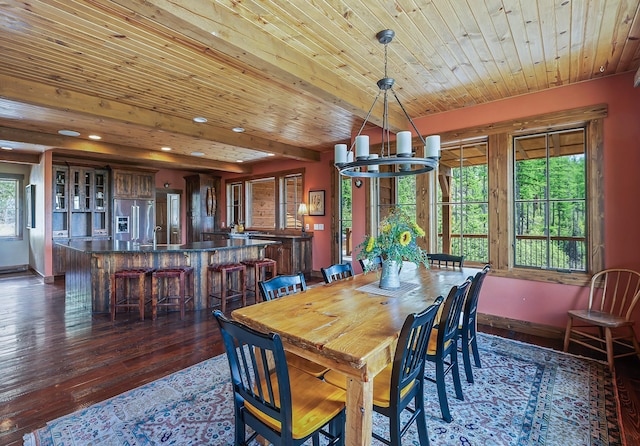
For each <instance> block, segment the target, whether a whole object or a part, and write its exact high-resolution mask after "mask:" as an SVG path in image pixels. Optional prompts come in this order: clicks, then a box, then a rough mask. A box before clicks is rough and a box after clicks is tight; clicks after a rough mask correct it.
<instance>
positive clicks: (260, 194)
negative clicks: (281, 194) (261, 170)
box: [245, 177, 276, 229]
mask: <svg viewBox="0 0 640 446" xmlns="http://www.w3.org/2000/svg"><path fill="white" fill-rule="evenodd" d="M275 185H276V181H275V178H273V177H270V178H260V179H257V180H251V181H248V182H247V208H246V212H247V214H246V215H247V221H246V222H245V227H250V228H258V229H274V228H275V227H276V212H275V211H276V207H275V204H276V201H275V200H276V187H275Z"/></svg>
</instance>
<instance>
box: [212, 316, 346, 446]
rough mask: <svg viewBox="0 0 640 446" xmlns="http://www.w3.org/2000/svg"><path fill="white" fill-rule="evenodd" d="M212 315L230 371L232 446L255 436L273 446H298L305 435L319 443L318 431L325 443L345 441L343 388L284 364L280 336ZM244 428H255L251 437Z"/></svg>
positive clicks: (247, 441) (342, 443) (341, 442)
mask: <svg viewBox="0 0 640 446" xmlns="http://www.w3.org/2000/svg"><path fill="white" fill-rule="evenodd" d="M214 315H215V318H216V320H217V321H218V324H219V326H220V332H221V333H222V339H223V341H224V346H225V349H226V352H227V358H228V360H229V369H230V371H231V382H232V386H233V394H234V397H233V401H234V416H235V445H236V446H241V445H247V444H251V443H252V441H253V440H254V439H255V438H256V437H257V436H261V437H263V438H264V439H266V440H267V441H269V442H270V443H272V444H274V445H291V446H294V445H301V444H303V443H305V441H307V440H308V439H309V438H313V444H314V445H318V444H319V440H320V434H323V435H324V436H325V437H326V438H327V439H328V440H329V442H328V445H344V426H345V403H344V401H345V397H346V396H345V392H344V390H342V389H340V388H338V387H335V386H332V385H331V384H328V383H326V382H323V381H321V380H319V379H316V378H314V377H313V376H311V375H309V374H307V373H304V372H301V371H299V370H297V369H295V368H288V367H287V361H286V359H285V355H284V348H283V346H282V340H281V339H280V336H279V335H278V334H275V333H270V334H264V333H259V332H257V331H255V330H252V329H251V328H249V327H246V326H244V325H242V324H240V323H238V322H236V321H232V320H229V319H227V318H225V317H224V315H223V314H222V312H220V311H218V310H216V311H215V312H214ZM292 389H293V391H292ZM326 425H328V426H329V430H328V431H327V430H325V429H323V428H324V426H326ZM245 426H249V427H250V428H251V429H252V430H253V433H252V434H251V436H250V438H249V439H247V438H246V428H245ZM323 444H327V443H323Z"/></svg>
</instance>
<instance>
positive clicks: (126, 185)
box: [113, 170, 135, 198]
mask: <svg viewBox="0 0 640 446" xmlns="http://www.w3.org/2000/svg"><path fill="white" fill-rule="evenodd" d="M134 176H135V174H134V173H133V172H127V171H122V170H115V171H114V172H113V196H114V197H115V198H133V197H134V196H135V188H134Z"/></svg>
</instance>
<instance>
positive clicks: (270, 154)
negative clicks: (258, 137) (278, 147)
mask: <svg viewBox="0 0 640 446" xmlns="http://www.w3.org/2000/svg"><path fill="white" fill-rule="evenodd" d="M267 156H276V154H275V153H267Z"/></svg>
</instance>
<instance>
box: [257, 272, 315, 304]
mask: <svg viewBox="0 0 640 446" xmlns="http://www.w3.org/2000/svg"><path fill="white" fill-rule="evenodd" d="M258 287H259V288H260V294H261V295H262V299H263V300H272V299H277V298H279V297H282V296H288V295H290V294H296V293H300V292H302V291H306V290H307V283H306V281H305V279H304V274H302V273H298V274H293V275H283V276H276V277H273V278H271V279H269V280H265V281H262V282H260V283H258Z"/></svg>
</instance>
